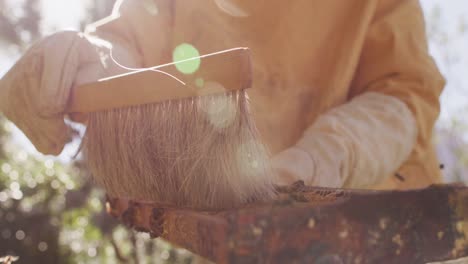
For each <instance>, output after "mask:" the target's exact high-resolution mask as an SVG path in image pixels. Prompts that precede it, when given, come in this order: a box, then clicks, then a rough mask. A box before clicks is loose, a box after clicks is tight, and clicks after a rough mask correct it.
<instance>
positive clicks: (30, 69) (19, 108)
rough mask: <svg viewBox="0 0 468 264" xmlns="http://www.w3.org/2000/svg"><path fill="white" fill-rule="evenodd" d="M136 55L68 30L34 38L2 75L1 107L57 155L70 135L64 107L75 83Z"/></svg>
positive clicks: (100, 75) (37, 143)
mask: <svg viewBox="0 0 468 264" xmlns="http://www.w3.org/2000/svg"><path fill="white" fill-rule="evenodd" d="M111 48H112V49H114V56H115V57H117V58H118V59H119V61H120V62H121V63H123V64H126V65H128V66H129V67H136V66H137V64H136V63H135V60H134V59H133V57H132V56H131V55H130V54H129V52H126V50H125V49H123V48H120V47H119V46H118V45H114V46H112V45H111V44H110V43H109V42H106V41H103V40H99V39H95V38H91V37H87V36H85V35H84V34H81V33H78V32H73V31H65V32H59V33H56V34H53V35H51V36H49V37H46V38H44V39H42V40H40V41H38V42H37V43H36V44H34V45H33V46H32V47H31V48H30V49H29V50H28V51H27V52H26V53H25V54H24V55H23V56H22V57H21V59H20V60H19V61H18V62H17V63H16V64H15V65H14V66H13V68H12V69H11V70H10V71H9V72H8V73H7V74H6V75H5V76H4V77H3V78H2V79H1V80H0V111H1V112H3V114H4V115H5V116H6V117H7V118H8V119H9V120H10V121H12V122H13V123H14V124H15V125H16V126H17V127H18V128H19V129H21V130H22V131H23V133H24V134H25V135H26V136H27V137H28V138H29V140H31V142H32V144H33V145H34V146H35V147H36V149H37V150H38V151H39V152H41V153H43V154H51V155H58V154H60V153H61V152H62V150H63V148H64V146H65V144H66V143H67V142H69V141H70V138H71V136H70V130H69V128H68V126H67V125H66V124H65V120H64V118H65V112H66V106H67V102H68V100H69V95H70V91H71V89H72V88H73V87H75V86H79V85H81V84H84V83H88V82H93V81H96V80H98V79H99V78H103V77H106V76H110V75H114V74H118V73H122V72H124V71H126V70H125V69H123V68H121V67H119V66H118V65H116V64H115V63H114V62H113V61H112V60H111V59H110V56H109V51H110V49H111Z"/></svg>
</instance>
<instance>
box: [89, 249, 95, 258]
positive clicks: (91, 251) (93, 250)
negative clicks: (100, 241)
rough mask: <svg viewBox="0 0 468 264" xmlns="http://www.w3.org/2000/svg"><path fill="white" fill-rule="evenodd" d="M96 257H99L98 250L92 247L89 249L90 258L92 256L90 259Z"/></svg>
mask: <svg viewBox="0 0 468 264" xmlns="http://www.w3.org/2000/svg"><path fill="white" fill-rule="evenodd" d="M96 255H97V250H96V248H93V247H92V248H88V256H90V257H92V258H93V257H95V256H96Z"/></svg>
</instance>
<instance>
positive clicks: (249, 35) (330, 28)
mask: <svg viewBox="0 0 468 264" xmlns="http://www.w3.org/2000/svg"><path fill="white" fill-rule="evenodd" d="M233 6H234V7H236V6H237V7H239V9H238V10H236V9H235V8H230V7H233ZM231 10H232V12H230V11H231ZM239 10H240V12H239ZM236 16H237V17H236ZM93 30H95V34H96V35H98V36H100V37H101V38H104V39H107V40H109V41H111V42H113V43H119V45H122V46H124V47H126V48H127V49H128V50H131V51H133V52H134V56H135V58H138V59H137V64H138V65H140V66H144V67H148V66H152V65H157V64H161V63H164V62H167V61H170V59H171V58H170V55H171V54H172V49H174V47H175V46H177V45H178V44H180V43H184V42H186V43H191V44H193V45H194V46H196V47H197V48H198V49H199V50H200V52H201V53H202V54H203V53H209V52H214V51H217V50H221V49H225V48H231V47H236V46H247V47H249V48H251V49H252V53H253V56H254V59H255V70H256V71H255V75H254V89H253V90H252V91H250V95H251V97H252V104H253V109H254V115H255V118H256V121H257V124H258V126H259V129H260V131H261V134H262V136H263V138H264V140H265V142H266V143H267V144H268V145H269V146H270V149H271V150H272V151H273V152H274V153H277V152H281V151H283V150H285V149H287V148H289V147H291V146H293V145H296V144H298V145H299V146H300V147H301V149H303V150H305V151H306V152H308V151H309V150H310V151H313V149H312V148H314V145H313V144H312V145H310V146H308V143H307V141H309V140H308V138H307V133H304V131H306V132H307V129H308V128H309V127H311V126H312V125H313V124H314V122H315V121H316V119H317V117H319V116H321V115H323V114H325V113H328V112H329V111H330V110H331V109H334V108H336V107H337V106H340V105H343V104H345V103H347V102H349V101H350V100H351V99H353V98H355V97H357V96H358V95H362V94H364V93H368V92H375V93H379V94H384V95H389V96H392V97H394V98H397V99H399V100H400V101H401V102H404V103H405V104H406V106H407V107H408V108H409V109H410V110H411V113H412V114H413V117H414V120H415V126H416V131H417V141H416V143H415V144H414V147H413V146H411V147H410V148H412V152H411V155H410V156H409V157H407V158H406V157H405V158H406V160H405V161H404V163H403V164H398V165H401V167H400V168H399V169H398V170H397V171H394V173H397V172H398V174H399V175H400V176H403V177H404V180H401V179H398V178H397V177H394V175H393V174H394V173H393V172H392V173H390V174H389V175H385V178H387V179H386V182H385V183H382V184H380V185H379V187H378V188H415V187H424V186H427V185H428V184H431V183H435V182H440V181H441V176H440V171H439V163H438V161H437V158H436V155H435V152H434V148H433V145H432V142H431V138H432V130H433V126H434V122H435V120H436V119H437V116H438V113H439V100H438V98H439V95H440V93H441V91H442V89H443V87H444V80H443V78H442V77H441V75H440V73H439V71H438V70H437V68H436V66H435V64H434V62H433V60H432V59H431V57H430V56H429V54H428V48H427V40H426V36H425V27H424V18H423V15H422V12H421V8H420V5H419V3H418V1H416V0H408V1H404V0H380V1H378V0H374V1H358V0H353V1H310V0H304V1H280V0H270V1H242V0H239V1H230V2H229V1H225V0H217V1H206V0H203V1H201V0H200V1H195V0H194V1H165V0H155V1H151V0H149V1H130V0H128V1H121V3H119V4H118V5H117V6H116V9H115V10H114V14H113V16H111V17H109V18H107V19H106V20H103V21H101V22H98V23H96V24H95V25H94V26H91V27H90V31H93ZM227 63H228V62H227ZM370 100H371V101H372V100H373V99H370ZM375 100H377V101H378V100H379V99H378V98H377V99H375ZM375 107H376V108H379V106H378V105H376V106H375ZM347 112H352V110H349V111H347ZM389 120H391V118H390V119H389ZM370 122H373V121H372V119H371V121H370ZM351 123H352V122H351ZM407 124H408V126H411V125H412V124H411V123H407ZM364 125H365V124H364ZM387 125H390V126H392V125H391V124H387ZM343 129H344V130H346V127H345V128H343ZM325 130H327V129H325ZM331 130H332V129H328V131H331ZM368 132H369V134H368V135H367V136H368V137H371V136H374V137H375V133H379V132H382V131H379V130H376V131H372V130H370V131H368ZM408 133H410V132H408ZM311 134H314V133H311ZM336 134H337V137H340V136H341V135H339V134H340V133H336ZM311 136H312V137H313V135H311ZM361 136H362V137H366V135H365V134H363V135H361ZM378 136H379V137H381V138H382V142H381V144H382V145H381V146H378V145H374V146H375V147H376V148H383V149H384V150H383V151H385V149H386V148H387V146H386V144H393V143H392V141H391V140H385V137H388V135H385V132H384V133H383V134H382V133H381V134H380V135H378ZM391 136H392V135H390V137H391ZM394 137H395V135H394ZM401 137H404V134H403V136H401ZM409 138H411V136H409ZM360 140H362V142H365V141H366V139H365V138H362V139H360ZM377 140H378V139H377ZM407 142H408V144H412V143H413V142H412V141H411V139H409V140H408V141H407ZM364 144H365V143H364ZM388 148H390V146H388ZM390 149H391V148H390ZM389 151H391V150H389ZM348 152H349V153H350V156H356V157H357V156H359V155H357V154H356V151H354V150H352V151H348ZM336 155H339V153H336ZM318 156H320V154H318ZM368 156H369V155H368ZM370 156H372V155H370ZM377 157H379V156H376V158H377ZM352 158H353V157H351V159H352ZM383 158H385V156H383ZM373 162H375V163H382V162H385V161H382V160H374V161H373ZM336 165H337V166H339V164H336ZM369 165H370V164H369ZM347 167H348V169H353V165H351V166H347ZM356 177H359V176H356ZM361 177H366V175H361ZM381 177H384V176H383V175H382V176H381ZM346 182H347V180H344V185H346ZM350 185H351V186H353V185H352V184H350ZM363 185H365V184H363ZM363 185H359V184H357V185H356V186H358V187H362V186H363Z"/></svg>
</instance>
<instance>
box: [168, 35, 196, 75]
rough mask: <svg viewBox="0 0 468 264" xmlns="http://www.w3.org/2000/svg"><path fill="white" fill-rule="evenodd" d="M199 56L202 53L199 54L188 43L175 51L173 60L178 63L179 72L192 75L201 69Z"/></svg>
mask: <svg viewBox="0 0 468 264" xmlns="http://www.w3.org/2000/svg"><path fill="white" fill-rule="evenodd" d="M199 56H200V52H198V50H197V49H196V48H195V47H194V46H192V45H190V44H188V43H183V44H180V45H179V46H177V47H176V48H175V49H174V53H173V55H172V59H173V61H174V62H176V64H175V66H176V68H177V70H179V71H180V72H181V73H184V74H192V73H194V72H196V71H197V70H198V69H199V68H200V64H201V60H200V58H197V57H199ZM193 58H195V59H193ZM185 60H188V61H185ZM179 61H183V62H179Z"/></svg>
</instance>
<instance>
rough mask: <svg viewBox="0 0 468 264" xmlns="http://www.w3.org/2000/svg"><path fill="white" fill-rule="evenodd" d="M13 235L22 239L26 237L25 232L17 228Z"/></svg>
mask: <svg viewBox="0 0 468 264" xmlns="http://www.w3.org/2000/svg"><path fill="white" fill-rule="evenodd" d="M15 237H16V239H18V240H23V239H24V238H25V237H26V233H24V231H23V230H18V231H16V234H15Z"/></svg>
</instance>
